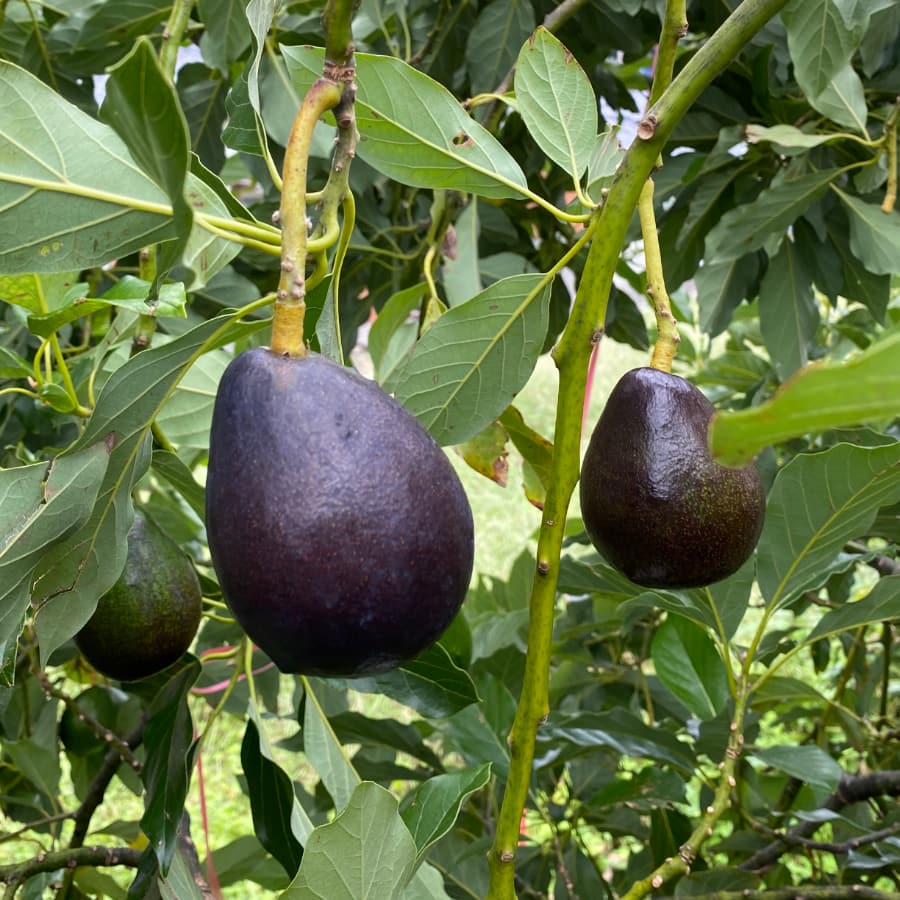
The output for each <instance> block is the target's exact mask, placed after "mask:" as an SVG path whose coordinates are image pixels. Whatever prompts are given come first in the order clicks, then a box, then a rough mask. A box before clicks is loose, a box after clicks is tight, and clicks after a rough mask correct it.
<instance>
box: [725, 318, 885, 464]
mask: <svg viewBox="0 0 900 900" xmlns="http://www.w3.org/2000/svg"><path fill="white" fill-rule="evenodd" d="M898 353H900V331H894V332H891V333H890V334H889V335H888V336H887V337H884V338H882V339H881V340H879V341H877V342H876V343H874V344H872V345H871V346H869V347H868V348H867V349H865V350H863V351H862V352H861V353H858V354H857V355H856V356H853V357H851V358H850V359H848V360H846V361H844V362H839V363H812V364H811V365H809V366H806V367H805V368H804V369H801V370H800V371H799V372H797V373H796V374H795V375H794V376H793V377H792V378H791V379H790V380H789V381H788V382H786V383H785V384H783V385H782V386H781V387H780V388H779V389H778V390H777V391H776V392H775V393H774V394H773V395H772V397H770V398H769V399H768V400H766V401H765V402H764V403H761V404H760V405H759V406H754V407H751V408H749V409H741V410H721V411H719V412H717V413H716V414H715V415H714V416H713V419H712V422H711V423H710V428H709V445H710V448H711V450H712V453H713V456H715V458H716V459H717V460H718V461H719V462H721V463H722V464H723V465H731V466H739V465H745V464H746V463H748V462H749V461H750V460H752V459H753V457H754V456H756V454H757V453H758V452H759V451H760V450H761V449H762V448H763V447H766V446H768V445H769V444H777V443H780V442H781V441H786V440H788V439H789V438H794V437H800V436H802V435H805V434H814V433H816V432H821V431H826V430H827V429H829V428H838V427H841V426H847V425H859V424H861V423H863V422H870V421H877V420H879V419H890V418H892V417H893V416H896V415H898V413H900V371H898V367H897V354H898Z"/></svg>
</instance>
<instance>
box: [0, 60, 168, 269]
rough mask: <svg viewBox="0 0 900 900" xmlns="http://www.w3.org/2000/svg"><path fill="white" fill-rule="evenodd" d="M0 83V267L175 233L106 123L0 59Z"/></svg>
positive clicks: (105, 250)
mask: <svg viewBox="0 0 900 900" xmlns="http://www.w3.org/2000/svg"><path fill="white" fill-rule="evenodd" d="M0 85H2V90H3V96H4V102H3V105H2V108H0V227H2V228H3V231H4V233H5V234H6V235H7V238H6V240H4V243H3V246H2V247H0V271H3V272H4V273H5V274H8V275H14V274H18V273H32V272H69V271H71V270H73V269H85V268H90V267H92V266H98V265H102V264H104V263H105V262H107V261H108V260H110V259H115V258H116V257H119V256H125V255H127V254H128V253H131V252H133V251H134V250H137V249H139V248H140V247H143V246H146V245H147V244H153V243H155V242H157V241H161V240H166V239H168V238H171V237H173V236H174V233H175V232H174V224H173V222H172V208H171V205H170V204H169V202H168V198H167V197H166V195H165V193H164V192H163V190H162V189H161V188H160V187H158V186H157V185H156V184H155V183H154V181H153V180H152V179H151V178H150V177H149V176H148V175H146V174H144V172H143V171H142V170H141V168H140V167H139V166H138V165H137V163H135V161H134V159H133V157H132V156H131V154H130V153H129V151H128V149H127V148H126V146H125V144H124V143H123V142H122V140H121V139H120V138H119V137H118V135H116V133H115V132H114V131H113V130H112V129H111V128H109V127H108V126H106V125H103V124H101V123H99V122H97V121H96V120H94V119H92V118H90V117H89V116H87V115H85V114H84V113H82V112H81V111H80V110H78V109H77V108H75V107H74V106H72V105H71V104H70V103H67V102H66V101H65V100H63V99H62V97H60V96H59V94H57V93H56V92H55V91H53V90H51V88H49V87H48V86H47V85H45V84H43V83H42V82H41V81H39V80H38V79H37V78H34V77H33V76H32V75H29V74H28V73H27V72H25V71H24V70H23V69H20V68H18V67H17V66H14V65H12V64H11V63H8V62H5V61H0ZM73 196H74V197H77V200H76V201H73V199H72V198H73Z"/></svg>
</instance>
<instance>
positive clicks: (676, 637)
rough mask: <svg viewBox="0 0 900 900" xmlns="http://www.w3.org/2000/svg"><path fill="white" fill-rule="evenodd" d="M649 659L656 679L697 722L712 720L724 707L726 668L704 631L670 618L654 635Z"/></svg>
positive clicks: (693, 625) (684, 620) (726, 683)
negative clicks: (651, 661) (657, 678)
mask: <svg viewBox="0 0 900 900" xmlns="http://www.w3.org/2000/svg"><path fill="white" fill-rule="evenodd" d="M650 656H651V659H652V660H653V666H654V668H655V669H656V674H657V676H659V680H660V681H661V682H662V683H663V684H664V685H665V686H666V687H667V688H668V689H669V690H670V691H671V692H672V693H673V694H674V695H675V696H676V697H677V698H678V699H679V700H680V701H681V702H682V703H683V704H684V705H685V706H686V707H687V708H688V709H689V710H690V711H691V712H692V713H693V714H694V715H695V716H697V718H698V719H713V718H715V717H716V716H717V715H718V714H719V713H720V712H721V711H722V710H723V709H724V708H725V704H726V703H727V702H728V696H729V694H728V679H727V677H726V675H725V665H724V664H723V662H722V658H721V657H720V656H719V653H718V651H717V649H716V646H715V644H714V643H713V642H712V640H711V639H710V637H709V634H708V633H707V632H706V630H705V629H703V628H698V627H697V626H696V625H695V624H693V623H692V622H689V621H687V620H686V619H682V618H679V617H677V616H670V617H668V618H667V619H666V620H665V622H663V624H662V625H661V626H660V627H659V628H658V629H657V630H656V633H655V634H654V635H653V643H652V645H651V648H650Z"/></svg>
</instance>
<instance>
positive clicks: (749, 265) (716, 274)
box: [694, 253, 759, 336]
mask: <svg viewBox="0 0 900 900" xmlns="http://www.w3.org/2000/svg"><path fill="white" fill-rule="evenodd" d="M758 256H759V255H758V254H756V253H749V254H747V255H746V256H736V257H733V258H732V259H727V260H725V261H724V262H720V263H711V264H707V263H704V265H702V266H701V267H700V268H699V269H698V270H697V274H696V275H695V276H694V280H695V283H696V285H697V303H698V305H699V307H700V327H701V328H702V329H703V330H704V331H705V332H708V333H709V334H710V336H715V335H717V334H721V333H722V332H723V331H724V330H725V329H726V328H727V327H728V325H729V323H730V322H731V317H732V313H733V312H734V311H735V310H736V309H737V308H738V306H740V304H741V302H742V301H743V300H746V299H747V297H751V296H752V295H753V294H752V292H753V290H754V285H755V283H756V278H757V275H758V273H759V258H758Z"/></svg>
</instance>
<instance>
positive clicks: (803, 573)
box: [757, 443, 900, 606]
mask: <svg viewBox="0 0 900 900" xmlns="http://www.w3.org/2000/svg"><path fill="white" fill-rule="evenodd" d="M898 500H900V444H898V443H894V444H888V445H886V446H884V447H876V448H873V449H870V448H866V447H856V446H854V445H852V444H837V445H836V446H834V447H832V448H830V449H829V450H825V451H822V452H820V453H805V454H800V455H799V456H796V457H794V459H792V460H791V461H790V462H789V463H788V464H787V465H786V466H785V467H784V468H783V469H782V470H781V471H780V472H779V473H778V476H777V478H776V479H775V484H774V485H773V486H772V490H771V491H770V493H769V499H768V504H767V508H766V523H765V525H764V526H763V533H762V536H761V538H760V541H759V546H758V548H757V573H758V579H759V586H760V589H761V590H762V593H763V596H764V597H765V598H766V600H768V601H769V602H770V603H772V604H775V605H776V606H781V605H784V604H785V603H786V602H788V601H789V600H790V599H791V598H792V597H795V596H796V595H797V594H798V593H800V592H801V591H804V590H812V589H814V588H817V587H820V586H821V584H822V583H823V581H824V579H825V578H827V577H828V574H829V573H828V572H827V570H825V567H826V566H827V564H828V563H830V562H831V560H832V559H833V558H834V557H835V556H836V555H837V553H838V552H839V551H840V549H841V548H842V547H843V546H844V544H845V543H846V542H847V541H849V540H854V539H857V538H859V537H861V536H863V535H864V534H865V533H866V530H867V529H868V527H869V525H870V524H871V523H872V521H873V520H874V518H875V514H876V512H877V511H878V508H879V507H880V506H884V505H888V504H890V503H895V502H897V501H898Z"/></svg>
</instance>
